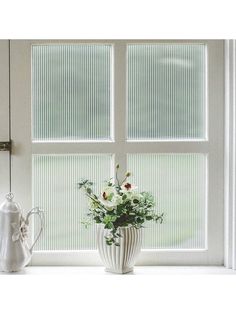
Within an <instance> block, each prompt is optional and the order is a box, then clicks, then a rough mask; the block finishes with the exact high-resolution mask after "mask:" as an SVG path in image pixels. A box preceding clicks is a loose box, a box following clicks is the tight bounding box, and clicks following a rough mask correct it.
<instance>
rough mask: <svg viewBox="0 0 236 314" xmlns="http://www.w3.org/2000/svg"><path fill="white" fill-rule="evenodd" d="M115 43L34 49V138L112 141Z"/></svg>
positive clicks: (42, 139)
mask: <svg viewBox="0 0 236 314" xmlns="http://www.w3.org/2000/svg"><path fill="white" fill-rule="evenodd" d="M111 50H112V47H111V45H95V44H94V45H91V44H86V45H85V44H83V45H78V44H76V45H34V46H32V111H33V114H32V119H33V126H32V138H33V140H35V141H87V140H88V141H90V140H110V138H111V132H110V129H111V125H110V123H111V121H110V115H111V94H112V92H111V79H112V78H111Z"/></svg>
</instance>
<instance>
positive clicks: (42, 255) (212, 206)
mask: <svg viewBox="0 0 236 314" xmlns="http://www.w3.org/2000/svg"><path fill="white" fill-rule="evenodd" d="M156 42H158V43H162V42H165V43H168V42H175V43H177V42H178V43H193V42H194V43H205V44H206V45H207V50H208V54H207V56H208V112H209V115H208V117H209V119H210V120H209V123H208V126H209V129H208V132H207V133H208V137H209V138H208V140H205V141H202V140H199V141H155V142H137V141H135V142H131V141H126V125H125V121H126V106H125V103H126V45H127V44H128V43H156ZM40 43H44V44H45V43H46V44H50V43H53V44H57V43H67V44H69V43H94V44H96V43H97V44H101V43H106V44H108V43H109V44H111V45H113V47H114V84H115V85H114V104H115V106H114V137H115V141H114V142H103V143H84V142H83V143H82V142H77V143H66V144H63V145H62V144H61V143H32V141H31V46H32V45H33V44H40ZM10 76H11V93H10V95H11V134H12V140H13V150H12V167H11V173H12V177H11V182H12V191H14V194H15V196H16V199H17V200H18V201H19V202H20V203H21V204H22V205H23V206H24V208H26V209H29V208H30V207H31V203H32V202H31V154H32V153H39V154H40V153H56V154H60V153H63V154H64V153H82V154H83V153H86V154H87V153H89V154H90V153H113V154H114V156H115V160H114V162H115V163H119V164H120V167H121V172H123V171H125V170H126V157H125V154H127V153H147V152H150V153H204V154H207V155H208V165H209V169H208V173H209V176H208V177H209V180H208V195H209V202H208V207H209V209H208V243H209V246H208V249H203V250H142V252H141V255H140V258H139V260H138V264H139V265H223V262H224V256H223V252H224V238H223V221H224V213H223V202H224V200H223V177H224V173H223V136H224V133H223V116H224V106H223V105H224V88H223V84H224V41H219V40H181V41H176V40H169V41H163V40H158V41H157V40H155V41H154V40H152V41H150V40H143V41H140V40H127V41H121V40H114V41H112V40H102V41H98V40H93V41H91V40H89V41H85V40H83V41H62V40H60V41H57V40H55V41H47V40H46V41H40V40H30V41H21V40H13V41H10ZM85 232H86V231H85ZM31 263H32V264H33V265H100V264H101V262H100V259H99V257H98V253H97V252H96V251H53V252H48V251H44V252H43V251H40V252H35V253H34V255H33V258H32V262H31Z"/></svg>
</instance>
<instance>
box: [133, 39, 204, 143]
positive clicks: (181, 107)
mask: <svg viewBox="0 0 236 314" xmlns="http://www.w3.org/2000/svg"><path fill="white" fill-rule="evenodd" d="M205 137H206V47H205V45H203V44H150V45H149V44H148V45H128V139H129V140H148V139H149V140H155V139H156V140H168V139H173V140H174V139H204V138H205Z"/></svg>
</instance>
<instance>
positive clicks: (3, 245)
mask: <svg viewBox="0 0 236 314" xmlns="http://www.w3.org/2000/svg"><path fill="white" fill-rule="evenodd" d="M33 210H35V209H33ZM33 210H31V211H30V213H29V214H28V215H27V217H26V219H25V218H24V217H23V215H22V210H21V208H20V206H19V205H18V204H17V203H15V202H13V195H12V194H11V193H9V194H7V196H6V200H5V201H4V202H3V203H2V205H1V206H0V270H2V271H6V272H14V271H20V270H22V269H23V268H24V267H25V266H26V265H27V264H28V263H29V262H30V259H31V255H32V248H33V246H32V247H31V248H29V246H28V243H27V237H28V225H29V220H28V217H29V216H30V215H31V214H32V213H35V212H32V211H33ZM40 233H41V232H40ZM39 235H40V234H39ZM37 239H38V238H37ZM35 242H36V241H35Z"/></svg>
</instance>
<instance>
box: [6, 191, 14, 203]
mask: <svg viewBox="0 0 236 314" xmlns="http://www.w3.org/2000/svg"><path fill="white" fill-rule="evenodd" d="M13 198H14V194H13V193H11V192H10V193H7V194H6V199H7V200H8V201H12V200H13Z"/></svg>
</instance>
